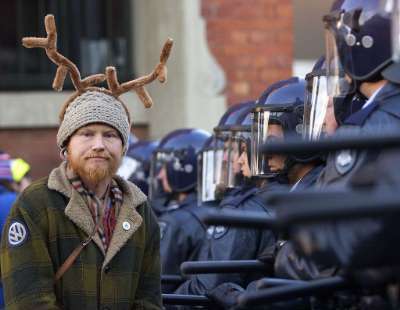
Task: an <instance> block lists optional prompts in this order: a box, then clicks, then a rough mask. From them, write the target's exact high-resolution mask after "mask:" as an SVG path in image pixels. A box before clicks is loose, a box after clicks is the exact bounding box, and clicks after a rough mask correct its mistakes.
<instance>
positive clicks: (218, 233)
mask: <svg viewBox="0 0 400 310" xmlns="http://www.w3.org/2000/svg"><path fill="white" fill-rule="evenodd" d="M228 230H229V228H228V227H225V226H216V227H215V229H214V239H220V238H222V237H223V236H224V235H225V234H226V233H227V232H228Z"/></svg>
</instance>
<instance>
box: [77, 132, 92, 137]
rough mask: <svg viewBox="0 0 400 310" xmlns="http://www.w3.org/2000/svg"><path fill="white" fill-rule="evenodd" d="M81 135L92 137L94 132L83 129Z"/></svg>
mask: <svg viewBox="0 0 400 310" xmlns="http://www.w3.org/2000/svg"><path fill="white" fill-rule="evenodd" d="M80 135H81V136H83V137H91V136H92V135H93V134H92V133H91V132H90V131H82V132H81V133H80Z"/></svg>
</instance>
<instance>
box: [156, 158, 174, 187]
mask: <svg viewBox="0 0 400 310" xmlns="http://www.w3.org/2000/svg"><path fill="white" fill-rule="evenodd" d="M157 178H158V179H159V180H160V181H161V185H162V187H163V190H164V192H166V193H172V188H171V186H170V185H169V182H168V178H167V168H166V167H165V165H164V166H163V167H162V168H161V169H160V172H159V173H158V175H157Z"/></svg>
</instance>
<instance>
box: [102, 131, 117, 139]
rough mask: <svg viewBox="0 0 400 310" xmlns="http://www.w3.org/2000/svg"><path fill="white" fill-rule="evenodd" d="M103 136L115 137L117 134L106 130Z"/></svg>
mask: <svg viewBox="0 0 400 310" xmlns="http://www.w3.org/2000/svg"><path fill="white" fill-rule="evenodd" d="M104 136H105V137H106V138H117V134H116V133H115V132H107V133H106V134H105V135H104Z"/></svg>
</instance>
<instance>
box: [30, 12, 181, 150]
mask: <svg viewBox="0 0 400 310" xmlns="http://www.w3.org/2000/svg"><path fill="white" fill-rule="evenodd" d="M44 22H45V28H46V33H47V37H46V38H35V37H25V38H23V39H22V45H23V46H25V47H27V48H33V47H40V48H44V49H45V50H46V54H47V56H48V57H49V58H50V60H51V61H52V62H54V63H55V64H56V65H57V66H58V68H57V72H56V76H55V78H54V81H53V88H54V89H55V90H56V91H61V90H62V87H63V85H64V81H65V78H66V76H67V74H68V73H69V75H70V77H71V81H72V84H73V85H74V87H75V89H76V92H75V93H74V94H73V95H72V96H71V97H70V98H69V99H68V100H67V102H66V103H65V104H64V106H63V108H62V110H61V113H60V128H59V130H58V133H57V145H58V146H59V147H60V148H63V147H65V143H66V142H67V140H68V138H69V137H70V136H71V135H72V134H73V133H74V132H75V131H76V130H77V129H79V128H81V127H83V126H86V125H88V124H91V123H103V124H108V125H110V126H112V127H114V128H115V129H116V130H118V132H119V133H120V134H121V138H122V141H123V143H124V146H125V147H126V146H127V142H128V136H129V132H130V115H129V112H128V109H127V108H126V106H125V105H124V103H123V102H122V101H121V100H120V99H119V96H120V95H122V94H123V93H126V92H128V91H135V92H136V94H137V95H138V97H139V99H140V100H141V101H142V102H143V104H144V106H145V107H146V108H150V107H151V106H152V104H153V101H152V99H151V97H150V95H149V94H148V92H147V91H146V89H145V87H144V86H145V85H146V84H149V83H151V82H153V81H154V80H155V79H158V80H159V82H161V83H164V82H165V81H166V80H167V66H166V62H167V60H168V57H169V55H170V52H171V49H172V45H173V41H172V39H168V40H167V41H166V42H165V44H164V47H163V49H162V52H161V56H160V62H159V63H158V65H157V66H156V67H155V69H154V70H153V71H152V72H151V73H150V74H148V75H146V76H142V77H139V78H137V79H135V80H132V81H128V82H125V83H122V84H120V83H119V82H118V78H117V73H116V70H115V68H114V67H107V68H106V72H105V74H94V75H91V76H89V77H86V78H85V79H81V75H80V72H79V70H78V68H77V67H76V65H75V64H74V63H73V62H72V61H71V60H69V59H68V58H66V57H64V56H63V55H61V54H60V53H59V52H58V51H57V30H56V24H55V21H54V16H53V15H46V17H45V20H44ZM105 80H107V84H108V89H105V88H100V87H96V86H94V85H96V84H98V83H100V82H103V81H105Z"/></svg>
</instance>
